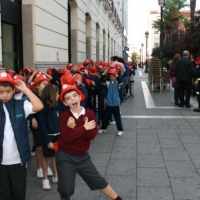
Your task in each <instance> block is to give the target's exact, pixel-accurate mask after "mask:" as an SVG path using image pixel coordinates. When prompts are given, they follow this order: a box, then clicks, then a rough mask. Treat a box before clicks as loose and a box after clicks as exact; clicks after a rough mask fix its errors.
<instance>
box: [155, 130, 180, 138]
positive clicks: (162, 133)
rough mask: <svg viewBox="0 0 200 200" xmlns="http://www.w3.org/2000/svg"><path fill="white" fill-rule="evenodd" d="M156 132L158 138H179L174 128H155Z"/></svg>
mask: <svg viewBox="0 0 200 200" xmlns="http://www.w3.org/2000/svg"><path fill="white" fill-rule="evenodd" d="M156 132H157V134H158V137H159V138H163V139H173V138H174V139H178V138H179V137H178V134H177V133H176V131H175V130H171V129H168V130H165V129H160V130H159V129H156Z"/></svg>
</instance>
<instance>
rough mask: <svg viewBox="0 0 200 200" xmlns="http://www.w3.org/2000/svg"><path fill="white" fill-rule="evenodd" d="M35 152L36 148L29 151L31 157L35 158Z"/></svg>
mask: <svg viewBox="0 0 200 200" xmlns="http://www.w3.org/2000/svg"><path fill="white" fill-rule="evenodd" d="M35 151H36V147H35V146H33V148H32V150H31V156H35Z"/></svg>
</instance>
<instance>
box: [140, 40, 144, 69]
mask: <svg viewBox="0 0 200 200" xmlns="http://www.w3.org/2000/svg"><path fill="white" fill-rule="evenodd" d="M143 46H144V44H141V47H142V56H141V60H142V65H141V67H142V68H143Z"/></svg>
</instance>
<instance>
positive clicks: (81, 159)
mask: <svg viewBox="0 0 200 200" xmlns="http://www.w3.org/2000/svg"><path fill="white" fill-rule="evenodd" d="M69 117H73V118H74V120H75V124H76V126H75V128H73V129H71V128H69V127H68V126H67V125H66V124H67V121H68V119H69ZM86 117H87V118H88V121H91V120H95V114H94V113H93V111H91V110H87V109H84V108H83V107H82V110H81V113H80V114H79V115H78V114H76V113H72V112H71V110H67V111H65V112H63V113H62V114H61V116H60V139H59V140H58V151H57V152H56V167H57V171H58V192H59V193H60V195H61V197H62V198H63V199H65V200H70V196H71V195H72V194H73V193H74V189H75V176H76V173H78V174H79V175H80V176H81V177H82V178H83V180H84V181H85V182H86V183H87V185H88V186H89V187H90V189H91V190H97V189H103V188H105V187H107V186H108V183H107V181H106V180H105V178H103V177H102V176H101V175H100V174H99V172H98V171H97V169H96V167H95V166H94V164H93V163H92V162H91V160H90V156H89V154H88V153H87V151H88V150H89V147H90V141H91V140H93V139H94V138H95V136H96V134H97V127H95V128H94V129H92V130H88V131H87V130H86V129H85V127H84V124H85V120H86Z"/></svg>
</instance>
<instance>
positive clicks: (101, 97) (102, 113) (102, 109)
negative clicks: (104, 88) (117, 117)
mask: <svg viewBox="0 0 200 200" xmlns="http://www.w3.org/2000/svg"><path fill="white" fill-rule="evenodd" d="M105 107H106V106H105V95H98V125H100V124H102V123H103V118H104V116H105Z"/></svg>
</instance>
